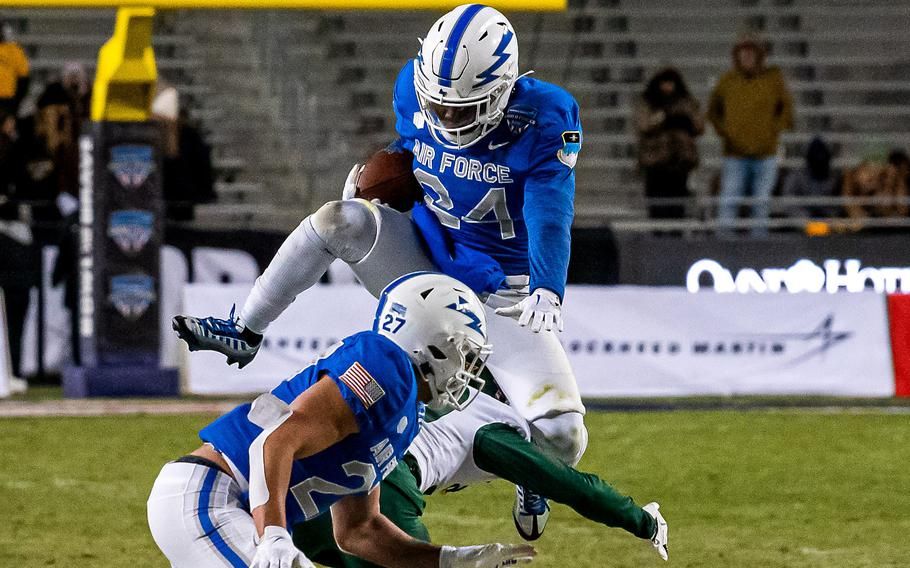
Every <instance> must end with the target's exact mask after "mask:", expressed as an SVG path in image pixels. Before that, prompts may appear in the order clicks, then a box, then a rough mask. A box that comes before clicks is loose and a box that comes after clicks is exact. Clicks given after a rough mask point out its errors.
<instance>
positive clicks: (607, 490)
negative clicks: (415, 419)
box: [293, 394, 667, 568]
mask: <svg viewBox="0 0 910 568" xmlns="http://www.w3.org/2000/svg"><path fill="white" fill-rule="evenodd" d="M529 440H530V428H529V425H528V423H527V421H525V420H524V419H523V418H521V416H519V415H518V413H517V412H515V411H514V410H513V409H512V408H511V407H510V406H508V405H506V404H503V403H501V402H499V401H498V400H496V399H494V398H493V397H491V396H487V395H485V394H480V395H478V396H477V398H476V399H475V400H474V401H473V402H472V403H471V404H470V405H469V406H468V407H467V408H465V409H464V410H462V411H461V412H454V413H451V414H447V415H445V416H443V417H441V418H439V419H438V420H435V421H433V422H429V423H426V424H424V425H422V428H421V432H420V434H418V436H417V438H416V439H415V440H414V443H413V445H412V446H411V448H410V449H409V451H408V453H407V454H406V455H405V457H404V460H403V461H402V462H400V463H399V464H398V467H397V468H396V469H395V470H394V471H393V472H392V473H391V474H390V475H389V476H388V477H387V478H386V479H385V480H384V481H383V482H382V493H381V494H380V495H381V497H380V501H381V502H380V508H381V510H382V513H383V514H384V515H386V516H387V517H388V518H389V519H390V520H392V522H394V523H395V524H396V525H398V526H399V527H400V528H401V529H402V530H404V531H405V532H407V533H408V534H410V535H411V536H413V537H414V538H416V539H420V540H425V541H429V538H430V535H429V532H428V531H427V529H426V527H425V526H424V524H423V522H422V521H421V516H422V515H423V511H424V509H425V508H426V503H425V501H424V499H423V495H424V494H431V493H433V492H435V491H440V490H441V491H444V492H451V491H458V490H460V489H463V488H464V487H465V486H467V485H468V484H470V483H477V482H481V481H490V480H493V479H496V478H500V479H505V480H507V481H510V482H512V483H514V484H516V485H520V486H523V487H526V488H528V489H529V490H530V491H532V492H534V493H537V494H539V495H542V496H543V497H545V498H548V499H551V500H553V501H556V502H558V503H563V504H565V505H568V506H569V507H572V509H574V510H575V511H576V512H578V513H579V514H580V515H582V516H583V517H585V518H587V519H590V520H592V521H596V522H599V523H602V524H604V525H607V526H610V527H617V528H622V529H625V530H626V531H628V532H630V533H632V534H633V535H635V536H637V537H639V538H642V539H647V540H650V541H651V543H652V544H653V546H654V547H655V548H656V549H657V552H658V553H659V554H660V556H661V558H664V559H665V560H666V558H667V523H666V522H665V521H664V518H663V516H662V515H661V514H660V512H659V511H658V505H657V503H649V504H648V505H645V507H639V506H638V505H636V504H635V502H634V501H633V500H632V499H631V498H630V497H627V496H625V495H622V494H621V493H619V492H618V491H616V490H615V489H613V488H612V487H611V486H610V485H609V484H607V483H606V482H605V481H603V480H602V479H600V478H599V477H598V476H597V475H594V474H591V473H583V472H580V471H578V470H576V469H574V468H572V467H569V466H568V465H566V464H564V463H562V462H560V461H558V460H555V459H553V458H550V457H547V456H546V455H544V454H543V453H542V452H541V451H540V450H539V449H538V448H537V447H536V446H535V445H534V444H532V443H531V442H530V441H529ZM540 521H541V522H542V523H545V522H546V517H545V516H544V517H543V518H542V519H540ZM542 530H543V527H542V526H541V527H540V531H542ZM293 536H294V543H295V544H296V545H297V547H298V548H300V549H301V550H303V551H304V553H305V554H306V555H307V557H309V558H311V559H312V560H314V561H315V562H318V563H320V564H325V565H326V566H332V567H344V568H364V567H367V566H371V565H370V564H367V563H364V562H363V561H361V560H359V559H357V558H354V557H352V556H349V555H346V554H344V553H343V552H341V551H340V550H339V549H338V547H337V545H336V544H335V541H334V538H333V537H332V522H331V518H330V516H329V515H323V516H321V517H318V518H316V519H314V520H312V521H309V522H307V523H303V524H299V525H296V526H295V527H294V530H293Z"/></svg>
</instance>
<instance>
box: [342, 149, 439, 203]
mask: <svg viewBox="0 0 910 568" xmlns="http://www.w3.org/2000/svg"><path fill="white" fill-rule="evenodd" d="M413 160H414V154H412V153H410V152H407V151H401V152H390V151H389V150H386V149H383V150H380V151H378V152H376V153H375V154H373V155H372V156H370V158H369V159H368V160H367V163H366V164H364V166H363V170H361V172H360V176H359V177H358V178H357V192H356V193H355V194H354V195H355V197H360V198H362V199H366V200H368V201H371V200H373V199H378V200H379V201H380V202H382V203H385V204H386V205H388V206H389V207H392V208H393V209H397V210H398V211H410V210H411V208H412V207H414V202H415V201H418V200H419V199H421V196H422V195H423V190H422V189H421V187H420V183H418V182H417V178H415V177H414V171H413V169H412V166H411V164H412V162H413Z"/></svg>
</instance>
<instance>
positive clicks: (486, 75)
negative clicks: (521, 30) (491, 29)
mask: <svg viewBox="0 0 910 568" xmlns="http://www.w3.org/2000/svg"><path fill="white" fill-rule="evenodd" d="M513 35H515V34H513V33H512V30H507V31H506V33H505V35H503V36H502V39H501V40H500V41H499V45H497V46H496V51H494V52H493V55H495V56H496V57H497V59H496V61H494V62H493V64H492V65H490V66H489V67H488V68H487V69H486V70H485V71H483V72H481V73H479V74H478V75H477V78H478V79H481V81H480V82H479V83H475V84H474V87H475V88H477V87H482V86H483V85H486V84H487V83H489V82H491V81H494V80H496V79H497V78H499V75H494V74H493V73H494V72H495V71H496V70H497V69H499V68H500V67H502V65H503V63H505V62H506V61H507V60H508V59H509V56H510V55H512V54H511V53H506V51H505V49H506V47H507V46H508V45H509V42H510V41H512V36H513Z"/></svg>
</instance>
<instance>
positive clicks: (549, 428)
mask: <svg viewBox="0 0 910 568" xmlns="http://www.w3.org/2000/svg"><path fill="white" fill-rule="evenodd" d="M531 437H532V438H533V440H534V443H536V444H537V445H538V446H539V447H540V448H541V449H542V450H543V451H544V452H546V453H547V454H548V455H550V456H552V457H555V458H557V459H559V460H560V461H562V462H564V463H566V464H568V465H571V466H574V465H575V464H577V463H578V461H579V460H580V459H581V456H582V455H584V453H585V449H586V448H587V447H588V429H587V428H585V422H584V416H582V414H581V413H580V412H564V413H562V414H556V415H554V416H545V417H543V418H538V419H537V420H535V421H534V422H531Z"/></svg>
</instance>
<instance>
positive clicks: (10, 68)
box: [0, 22, 29, 116]
mask: <svg viewBox="0 0 910 568" xmlns="http://www.w3.org/2000/svg"><path fill="white" fill-rule="evenodd" d="M28 82H29V69H28V57H26V56H25V52H24V51H23V50H22V46H20V45H19V44H18V43H16V42H15V41H14V40H13V38H12V32H11V29H10V26H9V24H7V23H6V22H0V110H3V111H5V112H6V113H8V114H12V115H13V116H15V115H16V113H18V112H19V103H21V102H22V99H23V98H24V97H25V94H26V93H27V92H28Z"/></svg>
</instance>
